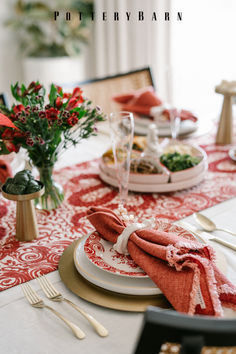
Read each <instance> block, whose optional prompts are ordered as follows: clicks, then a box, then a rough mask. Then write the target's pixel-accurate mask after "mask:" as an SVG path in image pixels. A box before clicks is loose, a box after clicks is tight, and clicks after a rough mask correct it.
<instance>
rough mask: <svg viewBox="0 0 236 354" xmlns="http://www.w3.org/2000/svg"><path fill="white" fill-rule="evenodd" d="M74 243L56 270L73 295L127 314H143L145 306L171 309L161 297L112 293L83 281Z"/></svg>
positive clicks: (68, 248)
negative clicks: (74, 256)
mask: <svg viewBox="0 0 236 354" xmlns="http://www.w3.org/2000/svg"><path fill="white" fill-rule="evenodd" d="M78 241H79V240H76V241H74V242H73V243H72V244H71V245H70V246H68V247H67V248H66V249H65V251H64V252H63V254H62V256H61V258H60V262H59V266H58V270H59V274H60V277H61V280H62V282H63V283H64V284H65V285H66V287H67V288H68V289H69V290H71V291H72V292H73V293H74V294H76V295H78V296H79V297H81V298H82V299H84V300H87V301H88V302H92V303H93V304H96V305H99V306H103V307H107V308H110V309H114V310H121V311H129V312H144V311H146V308H147V306H150V305H152V306H158V307H161V308H171V305H170V304H169V302H168V301H167V300H166V298H165V297H164V296H163V295H155V296H132V295H122V294H118V293H114V292H111V291H108V290H104V289H102V288H99V287H97V286H95V285H92V284H91V283H89V282H88V281H87V280H85V279H84V278H83V277H82V276H81V275H80V274H79V273H78V272H77V270H76V268H75V265H74V260H73V253H74V249H75V245H76V243H77V242H78Z"/></svg>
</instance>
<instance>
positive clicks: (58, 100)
mask: <svg viewBox="0 0 236 354" xmlns="http://www.w3.org/2000/svg"><path fill="white" fill-rule="evenodd" d="M62 105H63V102H62V98H61V97H57V98H56V106H57V108H61V106H62Z"/></svg>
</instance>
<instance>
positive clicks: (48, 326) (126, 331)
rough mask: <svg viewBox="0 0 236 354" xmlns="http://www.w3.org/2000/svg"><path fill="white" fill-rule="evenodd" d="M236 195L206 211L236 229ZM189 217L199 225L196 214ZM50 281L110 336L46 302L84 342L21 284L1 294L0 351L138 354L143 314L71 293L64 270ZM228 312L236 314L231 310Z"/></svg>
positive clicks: (234, 275) (92, 151) (235, 263)
mask: <svg viewBox="0 0 236 354" xmlns="http://www.w3.org/2000/svg"><path fill="white" fill-rule="evenodd" d="M109 145H110V139H109V135H108V134H107V131H106V130H103V131H102V132H101V133H100V134H99V135H98V136H97V137H91V138H90V139H88V140H87V141H84V142H82V143H81V144H80V145H79V146H77V148H76V149H72V150H70V151H67V152H66V153H65V154H64V156H63V157H62V159H61V160H60V161H59V163H58V164H57V168H61V167H64V166H67V165H71V164H74V163H78V162H82V161H85V160H91V159H94V158H97V157H99V156H101V155H102V153H103V152H104V151H105V150H106V149H107V148H108V147H109ZM235 210H236V198H233V199H230V200H228V201H225V202H223V203H221V204H218V205H216V206H214V207H211V208H209V209H207V210H204V211H203V213H204V214H205V215H207V216H209V217H211V218H212V219H213V220H214V221H215V222H216V223H217V224H218V225H220V226H221V227H227V228H229V229H232V230H234V231H236V217H235ZM184 220H186V221H188V222H190V223H192V224H194V225H196V223H195V221H194V218H193V216H189V217H187V218H185V219H184ZM214 234H215V235H217V236H219V237H222V238H224V239H225V240H227V241H229V242H231V243H234V244H235V245H236V237H234V236H230V235H228V234H226V233H224V232H214ZM217 247H220V250H221V252H222V253H223V254H224V255H225V257H226V260H227V276H228V278H229V279H230V280H231V281H232V282H233V283H234V284H235V285H236V253H235V252H234V251H232V250H230V249H228V248H226V247H224V246H217ZM47 277H48V279H49V280H51V282H52V283H53V284H54V285H55V287H56V288H57V289H58V290H59V291H60V292H61V293H62V294H63V295H65V296H66V297H67V298H69V299H70V300H72V301H74V302H75V303H76V304H78V305H79V306H81V307H82V308H83V309H85V310H86V311H87V312H88V313H90V314H92V315H93V316H94V317H95V318H96V319H98V320H99V321H100V322H101V323H102V324H103V325H104V326H105V327H106V328H107V329H108V331H109V336H108V337H105V338H101V337H99V336H98V335H97V334H96V333H95V331H94V330H93V328H92V327H91V326H90V325H89V324H88V322H87V321H86V320H85V319H84V318H83V317H82V316H80V315H79V313H77V312H76V311H75V310H74V309H72V308H71V307H69V306H68V305H67V304H66V303H55V302H50V301H49V300H47V299H46V300H45V302H47V303H48V304H50V305H52V306H53V307H54V308H55V309H57V310H58V311H61V312H62V313H63V314H64V315H66V316H67V317H68V318H69V319H70V320H71V321H73V322H75V323H76V324H78V325H79V326H80V327H81V328H82V329H83V330H84V332H85V333H86V338H85V339H83V340H78V339H77V338H76V337H74V335H73V334H72V332H71V331H70V330H69V329H68V328H67V327H66V326H65V325H64V324H63V323H62V322H61V321H60V320H58V319H57V318H56V317H55V316H54V315H53V314H52V313H51V312H49V311H48V310H46V309H35V308H33V307H31V306H30V305H29V303H28V302H27V300H26V298H25V297H24V295H23V293H22V289H21V287H20V286H15V287H13V288H10V289H8V290H5V291H2V292H1V293H0V353H2V354H3V353H6V354H47V353H48V354H53V353H57V354H64V353H70V354H78V353H80V354H92V353H94V354H103V353H107V354H132V353H133V351H134V348H135V344H136V341H137V338H138V336H139V334H140V330H141V328H142V322H143V313H132V312H125V311H116V310H111V309H107V308H104V307H99V306H97V305H94V304H92V303H89V302H87V301H85V300H83V299H81V298H79V297H78V296H76V295H74V294H73V293H72V292H71V291H69V290H68V289H67V288H66V286H65V285H64V284H63V282H62V281H61V279H60V275H59V273H58V271H54V272H52V273H50V274H48V275H47ZM30 284H31V285H32V287H33V288H34V289H35V290H36V291H38V294H39V295H40V296H42V297H43V298H44V299H45V296H44V295H43V292H42V291H41V290H40V287H39V284H38V282H37V280H32V281H30ZM225 316H226V317H231V318H234V317H236V313H234V312H233V311H232V310H225Z"/></svg>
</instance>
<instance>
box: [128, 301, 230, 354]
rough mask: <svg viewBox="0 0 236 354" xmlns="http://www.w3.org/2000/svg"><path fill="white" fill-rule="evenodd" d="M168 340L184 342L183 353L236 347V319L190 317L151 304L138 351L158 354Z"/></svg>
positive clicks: (138, 352)
mask: <svg viewBox="0 0 236 354" xmlns="http://www.w3.org/2000/svg"><path fill="white" fill-rule="evenodd" d="M165 343H179V344H181V349H180V353H181V354H199V353H201V350H202V348H203V347H204V346H207V347H234V346H236V320H225V319H219V318H213V317H206V316H188V315H184V314H180V313H178V312H175V311H172V310H162V309H159V308H156V307H152V306H150V307H148V309H147V311H146V313H145V316H144V322H143V328H142V331H141V334H140V337H139V340H138V343H137V346H136V349H135V351H134V354H158V353H159V351H160V349H161V346H162V345H163V344H165Z"/></svg>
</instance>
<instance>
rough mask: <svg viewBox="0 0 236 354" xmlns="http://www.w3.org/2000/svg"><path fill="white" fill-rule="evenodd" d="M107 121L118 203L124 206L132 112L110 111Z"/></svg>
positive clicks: (131, 132) (126, 191) (132, 133)
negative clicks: (117, 188)
mask: <svg viewBox="0 0 236 354" xmlns="http://www.w3.org/2000/svg"><path fill="white" fill-rule="evenodd" d="M109 123H110V133H111V140H112V150H113V155H114V162H115V169H116V177H117V182H118V187H119V204H120V205H122V206H124V205H125V203H126V201H127V197H128V182H129V173H130V158H131V152H132V146H133V137H134V118H133V114H132V113H130V112H125V111H121V112H115V113H111V114H110V116H109Z"/></svg>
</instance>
